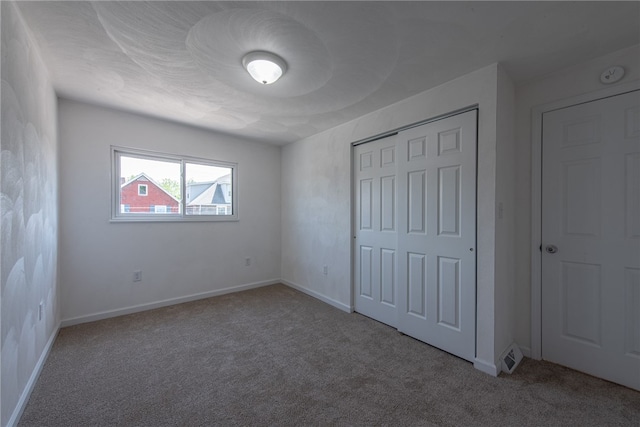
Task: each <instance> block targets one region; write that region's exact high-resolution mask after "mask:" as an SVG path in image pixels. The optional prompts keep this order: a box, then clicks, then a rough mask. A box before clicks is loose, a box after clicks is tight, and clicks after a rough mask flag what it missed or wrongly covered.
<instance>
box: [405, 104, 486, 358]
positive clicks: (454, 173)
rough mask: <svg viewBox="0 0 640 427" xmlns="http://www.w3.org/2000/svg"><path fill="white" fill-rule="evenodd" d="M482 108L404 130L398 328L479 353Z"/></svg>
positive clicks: (469, 354) (466, 353) (463, 353)
mask: <svg viewBox="0 0 640 427" xmlns="http://www.w3.org/2000/svg"><path fill="white" fill-rule="evenodd" d="M476 126H477V111H476V110H473V111H469V112H466V113H463V114H459V115H456V116H452V117H449V118H446V119H443V120H438V121H435V122H432V123H428V124H425V125H423V126H419V127H415V128H412V129H408V130H406V131H403V132H400V133H399V134H398V136H397V138H398V195H399V196H398V197H399V204H398V250H397V252H398V255H397V259H398V284H399V285H398V291H399V292H398V307H399V312H398V329H399V330H400V331H401V332H403V333H405V334H407V335H410V336H412V337H415V338H417V339H419V340H422V341H425V342H427V343H429V344H431V345H433V346H435V347H438V348H441V349H443V350H445V351H448V352H449V353H452V354H455V355H456V356H459V357H461V358H463V359H467V360H473V359H474V358H475V329H476V326H475V325H476V323H475V321H476V252H475V246H476V150H477V131H476Z"/></svg>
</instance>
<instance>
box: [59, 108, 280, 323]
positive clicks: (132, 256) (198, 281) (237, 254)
mask: <svg viewBox="0 0 640 427" xmlns="http://www.w3.org/2000/svg"><path fill="white" fill-rule="evenodd" d="M58 109H59V117H60V121H59V129H60V263H59V268H60V276H59V278H60V283H61V310H62V318H63V322H64V323H63V324H71V323H75V322H79V321H86V320H91V319H97V318H102V317H106V316H110V315H115V314H122V313H126V312H130V311H135V310H138V309H141V308H149V307H153V306H155V305H158V304H159V303H162V302H163V301H167V300H170V301H173V302H176V301H182V300H185V298H186V299H188V297H189V296H193V295H199V294H204V295H214V294H217V293H220V292H222V291H224V290H228V289H229V288H233V289H235V290H238V289H241V288H242V287H243V286H254V285H261V284H265V283H272V282H273V281H275V280H277V279H279V277H280V199H281V198H280V148H279V147H277V146H272V145H267V144H260V143H255V142H249V141H246V140H242V139H237V138H233V137H230V136H224V135H219V134H215V133H212V132H208V131H205V130H201V129H196V128H193V127H188V126H183V125H178V124H174V123H169V122H165V121H161V120H157V119H152V118H148V117H143V116H138V115H134V114H129V113H124V112H118V111H114V110H109V109H106V108H100V107H96V106H90V105H86V104H82V103H77V102H73V101H68V100H60V103H59V107H58ZM112 144H113V145H119V146H125V147H131V148H139V149H147V150H154V151H158V152H163V153H176V154H184V155H189V156H195V157H203V158H208V159H214V160H225V161H230V162H237V163H238V185H239V187H238V197H239V201H238V203H239V210H238V212H239V218H240V220H239V221H238V222H192V223H111V222H109V218H110V202H111V194H110V191H111V178H110V176H111V164H110V146H111V145H112ZM245 257H251V258H252V264H251V266H249V267H246V266H245V265H244V260H245ZM134 270H142V281H141V282H136V283H134V282H133V281H132V275H133V271H134ZM200 296H202V295H200ZM167 302H169V301H167Z"/></svg>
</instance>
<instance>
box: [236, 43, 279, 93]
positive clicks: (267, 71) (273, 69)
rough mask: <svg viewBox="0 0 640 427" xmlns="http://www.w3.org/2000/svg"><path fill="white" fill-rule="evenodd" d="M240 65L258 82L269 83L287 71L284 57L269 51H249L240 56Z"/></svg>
mask: <svg viewBox="0 0 640 427" xmlns="http://www.w3.org/2000/svg"><path fill="white" fill-rule="evenodd" d="M242 65H243V66H244V68H245V69H246V70H247V72H248V73H249V74H250V75H251V77H253V79H254V80H255V81H257V82H258V83H262V84H264V85H270V84H271V83H274V82H275V81H277V80H278V79H279V78H280V77H282V75H283V74H284V73H285V71H287V63H286V62H284V59H282V58H280V57H279V56H277V55H274V54H273V53H269V52H263V51H255V52H250V53H248V54H246V55H245V56H244V58H242Z"/></svg>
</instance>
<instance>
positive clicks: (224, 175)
mask: <svg viewBox="0 0 640 427" xmlns="http://www.w3.org/2000/svg"><path fill="white" fill-rule="evenodd" d="M111 157H112V171H113V172H112V174H113V194H112V198H113V202H112V212H111V219H112V220H114V221H234V220H237V219H238V207H237V206H238V203H237V196H236V194H237V191H236V188H237V174H238V166H237V164H235V163H230V162H224V161H218V160H209V159H200V158H194V157H187V156H177V155H172V154H162V153H153V152H148V151H142V150H134V149H128V148H120V147H111Z"/></svg>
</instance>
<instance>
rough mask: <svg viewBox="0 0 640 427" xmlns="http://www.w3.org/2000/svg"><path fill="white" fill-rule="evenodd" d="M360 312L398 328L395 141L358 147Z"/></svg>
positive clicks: (357, 303)
mask: <svg viewBox="0 0 640 427" xmlns="http://www.w3.org/2000/svg"><path fill="white" fill-rule="evenodd" d="M353 162H354V165H353V167H354V178H355V179H354V185H355V188H354V190H355V212H354V214H355V218H354V219H355V245H354V249H355V254H354V255H355V256H354V260H355V265H354V279H355V301H354V302H355V309H356V311H357V312H359V313H362V314H364V315H365V316H369V317H371V318H373V319H376V320H379V321H381V322H383V323H386V324H387V325H391V326H393V327H395V326H396V325H397V318H398V308H397V288H396V283H397V277H396V271H397V265H396V264H397V263H396V244H397V215H396V209H397V207H396V205H397V203H396V191H397V190H396V185H397V183H396V168H397V163H396V140H395V136H391V137H387V138H384V139H380V140H377V141H374V142H370V143H367V144H362V145H358V146H357V147H355V150H354V156H353Z"/></svg>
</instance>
